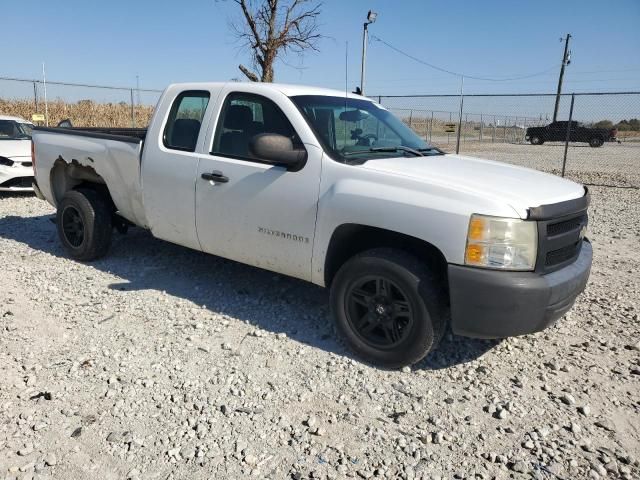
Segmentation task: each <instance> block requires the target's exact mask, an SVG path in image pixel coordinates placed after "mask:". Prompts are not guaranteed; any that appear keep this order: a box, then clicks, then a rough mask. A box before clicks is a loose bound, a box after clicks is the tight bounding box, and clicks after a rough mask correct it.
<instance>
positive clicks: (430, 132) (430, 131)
mask: <svg viewBox="0 0 640 480" xmlns="http://www.w3.org/2000/svg"><path fill="white" fill-rule="evenodd" d="M432 138H433V110H431V124H430V125H429V143H431V139H432Z"/></svg>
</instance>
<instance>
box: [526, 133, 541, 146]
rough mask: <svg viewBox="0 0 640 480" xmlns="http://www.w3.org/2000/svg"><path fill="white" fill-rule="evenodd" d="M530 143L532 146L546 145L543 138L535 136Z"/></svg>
mask: <svg viewBox="0 0 640 480" xmlns="http://www.w3.org/2000/svg"><path fill="white" fill-rule="evenodd" d="M529 142H531V145H542V144H543V143H544V140H543V138H542V137H540V136H538V135H534V136H533V137H531V138H530V139H529Z"/></svg>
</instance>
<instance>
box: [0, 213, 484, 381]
mask: <svg viewBox="0 0 640 480" xmlns="http://www.w3.org/2000/svg"><path fill="white" fill-rule="evenodd" d="M52 219H53V216H52V215H43V216H35V217H18V216H7V217H4V218H0V237H1V238H5V239H11V240H15V241H17V242H20V243H24V244H26V245H28V246H29V247H31V248H32V249H35V250H38V251H41V252H44V253H46V254H49V255H54V256H57V257H61V258H68V256H67V254H66V252H65V251H64V249H63V248H62V246H61V245H60V243H59V241H58V237H57V232H56V227H55V225H54V224H53V222H52ZM70 261H71V260H70ZM87 266H89V267H92V268H96V269H98V270H101V271H103V272H108V273H109V274H111V275H115V276H118V277H120V278H122V281H119V282H115V283H112V284H111V285H109V288H110V289H113V290H118V291H123V292H126V291H138V290H158V291H164V292H166V293H167V294H169V295H171V296H173V297H177V298H178V299H184V300H188V301H190V302H193V303H194V304H196V305H201V306H206V308H207V309H208V310H209V311H210V312H211V313H212V314H216V315H226V316H229V317H233V318H237V319H240V320H242V321H246V322H248V323H250V324H252V325H254V326H255V327H257V328H260V329H263V330H266V331H269V332H274V333H285V334H286V335H287V336H288V337H290V338H292V339H294V340H296V341H299V342H301V343H305V344H307V345H310V346H313V347H316V348H321V349H324V350H326V351H329V352H333V353H335V354H338V355H342V356H348V357H352V354H351V352H350V351H348V350H347V349H346V348H344V347H343V346H342V345H341V344H340V343H339V342H338V341H336V336H335V333H334V332H333V327H332V325H331V316H330V312H329V307H328V294H327V291H326V290H325V289H323V288H320V287H318V286H315V285H313V284H310V283H307V282H304V281H302V280H297V279H293V278H290V277H286V276H284V275H280V274H276V273H273V272H268V271H265V270H262V269H259V268H254V267H250V266H247V265H243V264H240V263H237V262H234V261H230V260H226V259H222V258H219V257H215V256H213V255H208V254H205V253H202V252H197V251H195V250H191V249H188V248H185V247H181V246H178V245H174V244H171V243H169V242H165V241H162V240H158V239H156V238H154V237H152V236H151V234H149V233H148V232H146V231H144V230H142V229H139V228H133V229H131V230H130V231H129V233H128V234H127V235H120V234H117V233H115V232H114V237H113V243H112V246H111V250H110V253H109V255H108V256H107V257H105V258H103V259H100V260H97V261H95V262H91V263H90V264H87ZM122 301H125V300H124V299H123V300H122ZM158 321H162V320H161V319H158ZM214 321H215V320H214ZM495 345H496V342H494V341H486V340H475V339H469V338H464V337H458V336H454V335H451V334H448V335H446V336H445V338H444V339H443V341H442V343H441V345H440V347H439V348H438V349H437V350H436V351H435V352H433V353H432V354H430V355H429V356H428V357H427V358H426V359H424V360H423V361H422V362H421V363H420V364H419V365H417V366H416V368H421V369H442V368H447V367H450V366H453V365H457V364H462V363H467V362H470V361H472V360H474V359H476V358H478V357H480V356H481V355H483V354H484V353H486V352H487V351H488V350H490V349H491V348H493V347H494V346H495Z"/></svg>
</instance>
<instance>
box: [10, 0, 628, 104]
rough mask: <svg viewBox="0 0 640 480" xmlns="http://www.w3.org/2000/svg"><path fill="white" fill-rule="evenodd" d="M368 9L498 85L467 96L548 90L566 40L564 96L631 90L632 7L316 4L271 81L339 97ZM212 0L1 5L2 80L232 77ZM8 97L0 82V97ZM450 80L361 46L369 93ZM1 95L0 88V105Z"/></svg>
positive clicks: (152, 81)
mask: <svg viewBox="0 0 640 480" xmlns="http://www.w3.org/2000/svg"><path fill="white" fill-rule="evenodd" d="M369 9H373V10H375V11H377V12H378V14H379V16H378V21H377V22H376V23H375V24H374V25H372V26H371V33H372V34H374V35H377V36H379V37H380V38H382V39H384V40H385V41H387V42H389V43H391V44H393V45H394V46H395V47H397V48H399V49H401V50H404V51H406V52H407V53H409V54H411V55H413V56H415V57H419V58H421V59H423V60H425V61H427V62H430V63H433V64H436V65H439V66H441V67H444V68H446V69H450V70H454V71H459V72H464V73H467V74H469V75H477V76H491V77H507V76H519V75H526V74H530V73H536V72H540V71H542V70H545V69H547V68H550V67H553V66H554V65H557V66H558V68H556V69H554V70H552V71H551V72H549V73H548V74H545V75H541V76H537V77H533V78H529V79H524V80H518V81H507V82H486V81H478V80H467V81H465V91H466V92H467V93H498V92H499V93H512V92H536V93H538V92H542V93H548V92H554V91H555V88H556V82H557V75H558V69H559V64H560V59H561V56H562V43H561V42H560V41H559V38H560V37H561V36H563V35H565V34H566V33H568V32H569V33H571V34H572V35H573V39H572V48H571V49H572V50H573V57H572V63H571V65H570V66H569V67H568V68H567V71H566V76H565V91H566V92H571V91H575V92H585V91H621V90H636V91H638V90H640V54H639V52H640V28H638V25H640V1H639V0H617V1H616V2H614V3H610V2H605V1H603V0H583V1H577V0H576V1H574V0H564V1H560V0H555V1H547V0H537V1H535V2H530V1H529V2H525V1H514V0H504V1H502V0H485V1H483V2H476V1H458V2H449V1H443V0H439V1H435V0H429V1H418V0H406V1H401V0H396V1H390V0H388V1H382V0H377V1H373V0H371V1H365V0H351V1H345V0H343V1H339V0H326V1H325V2H324V5H323V7H322V16H321V19H320V22H321V24H322V27H321V31H322V33H324V34H325V35H326V36H327V37H328V38H325V39H323V40H322V41H321V42H320V52H318V53H309V54H307V55H305V56H304V58H297V57H296V56H292V57H289V58H287V63H288V64H290V65H297V66H299V67H300V68H293V67H291V66H288V65H286V64H284V63H282V62H278V64H277V67H276V80H277V81H281V82H287V83H304V84H312V85H319V86H326V87H332V88H340V89H342V88H344V84H345V46H346V43H347V42H348V58H349V60H348V66H349V68H348V78H349V88H350V89H352V88H353V87H354V86H355V85H357V84H358V82H359V72H360V53H361V38H362V37H361V35H362V23H363V21H364V17H365V16H366V13H367V10H369ZM238 13H239V12H238V11H237V7H236V6H235V5H234V4H233V3H232V2H229V1H216V0H183V1H181V2H177V1H167V0H154V1H150V0H137V1H133V0H128V1H124V0H110V1H101V2H94V1H86V0H57V1H44V0H41V1H37V0H22V1H14V2H3V6H2V17H3V20H2V24H3V28H2V35H3V37H4V38H5V41H6V39H7V38H15V41H13V42H9V43H5V45H9V46H10V48H5V49H3V53H2V62H0V75H1V76H13V77H27V78H40V76H41V63H42V62H43V61H44V62H46V65H47V77H48V79H50V80H60V81H71V82H86V83H97V84H104V85H126V86H129V85H131V86H134V85H135V77H136V75H139V76H140V85H141V87H147V88H163V87H164V86H165V85H167V84H168V83H171V82H180V81H200V80H204V81H206V80H209V81H214V80H215V81H217V80H228V79H231V78H233V77H237V78H242V74H241V73H240V72H239V71H238V69H237V65H238V64H239V63H245V64H249V63H250V62H249V55H248V53H247V52H244V51H241V50H239V48H238V46H237V44H236V43H235V42H234V39H233V36H232V34H231V32H230V29H229V28H228V19H229V18H230V17H234V16H237V15H238ZM3 88H8V87H7V86H6V82H0V90H2V89H3ZM458 89H459V80H458V79H457V78H455V77H452V76H450V75H447V74H444V73H441V72H438V71H434V70H432V69H430V68H427V67H426V66H423V65H420V64H418V63H416V62H414V61H413V60H410V59H408V58H405V57H403V56H401V55H399V54H398V53H396V52H394V51H393V50H391V49H389V48H388V47H386V46H385V45H383V44H381V43H380V42H376V41H371V43H370V45H369V57H368V69H367V93H368V94H417V93H457V92H458ZM1 95H2V91H0V96H1Z"/></svg>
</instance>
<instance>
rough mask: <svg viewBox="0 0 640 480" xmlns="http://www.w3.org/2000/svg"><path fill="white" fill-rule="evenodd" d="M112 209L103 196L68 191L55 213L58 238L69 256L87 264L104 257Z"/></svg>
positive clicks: (107, 247) (110, 225) (109, 231)
mask: <svg viewBox="0 0 640 480" xmlns="http://www.w3.org/2000/svg"><path fill="white" fill-rule="evenodd" d="M112 213H113V207H112V205H111V201H110V199H109V198H108V197H107V196H106V195H105V194H103V193H101V192H98V191H96V190H92V189H88V188H87V189H78V190H69V191H68V192H67V193H65V194H64V196H63V197H62V201H61V202H60V204H59V205H58V211H57V213H56V225H57V227H58V236H59V237H60V241H61V242H62V245H63V246H64V247H65V249H66V250H67V252H69V255H71V257H73V258H75V259H76V260H81V261H85V262H86V261H90V260H95V259H97V258H100V257H103V256H104V255H106V253H107V251H108V250H109V246H110V245H111V231H112V228H113V227H112V220H111V217H112Z"/></svg>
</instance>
